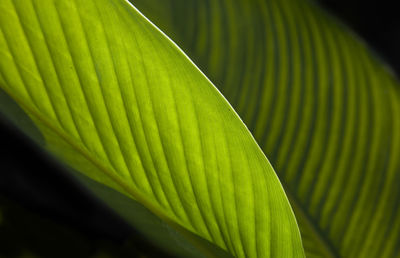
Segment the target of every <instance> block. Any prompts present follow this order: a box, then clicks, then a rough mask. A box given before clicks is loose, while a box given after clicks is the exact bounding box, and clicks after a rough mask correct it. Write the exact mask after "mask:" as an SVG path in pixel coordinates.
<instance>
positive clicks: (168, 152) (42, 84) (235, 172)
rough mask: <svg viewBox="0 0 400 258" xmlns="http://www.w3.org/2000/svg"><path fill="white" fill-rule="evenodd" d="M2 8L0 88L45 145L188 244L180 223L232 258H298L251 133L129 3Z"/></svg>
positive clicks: (296, 241)
mask: <svg viewBox="0 0 400 258" xmlns="http://www.w3.org/2000/svg"><path fill="white" fill-rule="evenodd" d="M0 14H1V15H0V55H1V58H0V85H1V88H3V90H4V91H5V92H6V93H7V94H9V95H10V96H11V97H12V98H13V99H14V100H15V101H16V102H17V103H18V105H20V106H21V107H22V108H23V110H24V111H25V112H26V113H27V114H28V115H29V116H30V118H31V119H32V120H33V121H34V123H35V124H36V126H37V127H39V129H40V132H41V133H42V134H43V136H44V138H45V142H46V148H47V149H48V150H50V151H51V152H52V153H54V154H55V155H56V156H57V157H59V158H61V159H62V160H63V161H65V162H66V164H69V165H71V166H72V168H73V169H75V170H78V171H79V172H82V173H83V174H84V175H85V176H87V177H88V178H90V179H92V180H95V181H96V182H98V183H101V184H104V185H106V186H108V187H110V188H113V189H114V190H117V191H118V192H120V193H123V194H125V195H126V196H128V197H130V198H132V199H134V200H135V201H136V202H139V203H141V204H142V205H143V206H145V207H146V208H147V209H149V210H150V211H151V212H152V213H154V214H155V215H157V216H159V217H160V218H161V219H163V220H164V221H166V222H167V223H168V224H169V225H170V226H171V227H173V228H174V229H175V230H177V231H178V232H179V233H181V234H184V235H185V236H186V237H188V239H189V240H191V241H193V243H194V244H195V245H200V246H196V247H200V248H204V246H201V243H199V241H197V240H196V239H195V237H193V236H191V235H190V234H189V233H187V232H186V230H188V231H189V232H192V233H194V234H195V235H197V236H199V237H201V238H202V239H203V241H205V240H208V241H210V242H212V243H214V244H215V245H217V246H219V247H220V248H222V249H224V250H227V251H228V252H229V253H230V254H232V255H235V256H237V257H245V256H246V257H303V256H304V254H303V249H302V244H301V238H300V235H299V232H298V228H297V224H296V221H295V218H294V215H293V213H292V210H291V207H290V205H289V202H288V201H287V199H286V196H285V193H284V191H283V189H282V187H281V185H280V183H279V180H278V178H277V177H276V175H275V173H274V171H273V169H272V167H271V166H270V164H269V162H268V161H267V159H266V157H265V156H264V154H263V153H262V151H261V150H260V148H259V147H258V145H257V144H256V142H255V141H254V139H253V137H252V136H251V134H250V133H249V131H248V130H247V128H246V127H245V126H244V124H243V123H242V121H241V120H240V118H239V117H238V116H237V114H236V113H235V112H234V110H233V109H232V108H231V106H230V105H229V104H228V102H227V101H226V100H225V99H224V98H223V97H222V95H221V94H220V93H219V92H218V91H217V90H216V88H215V87H214V86H213V85H212V83H211V82H210V81H209V80H208V79H207V78H206V77H205V76H204V75H203V74H202V73H201V72H200V71H199V70H198V69H197V67H196V66H195V65H194V64H193V63H192V62H191V61H190V60H189V59H188V58H187V57H186V56H185V54H184V53H183V52H182V51H181V50H180V49H179V48H178V47H177V46H176V45H175V44H174V43H172V42H171V41H170V40H169V39H168V38H167V37H166V36H165V35H164V34H163V33H162V32H161V31H159V30H158V29H157V28H156V27H154V26H153V25H152V24H151V23H150V22H149V21H148V20H147V19H146V18H145V17H144V16H142V15H141V14H140V13H139V12H138V11H137V10H136V9H134V8H133V7H132V6H131V5H129V4H128V3H127V2H126V1H124V0H113V1H111V0H96V1H95V0H88V1H79V0H75V1H70V0H57V1H55V0H41V1H39V0H32V1H18V0H2V1H1V2H0ZM97 190H99V189H98V188H97ZM99 191H100V190H99ZM96 193H97V194H98V195H99V196H100V197H103V198H109V196H108V197H104V195H101V194H100V192H96ZM105 201H107V200H105ZM108 201H109V199H108ZM109 202H110V201H109ZM118 211H121V210H118ZM123 212H124V211H122V213H123ZM202 251H204V252H206V253H203V255H210V256H211V255H215V253H207V252H210V250H208V248H205V249H204V250H202Z"/></svg>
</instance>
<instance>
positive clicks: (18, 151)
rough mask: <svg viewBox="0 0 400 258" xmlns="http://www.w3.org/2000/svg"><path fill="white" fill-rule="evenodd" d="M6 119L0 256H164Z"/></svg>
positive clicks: (1, 131) (0, 128) (0, 137)
mask: <svg viewBox="0 0 400 258" xmlns="http://www.w3.org/2000/svg"><path fill="white" fill-rule="evenodd" d="M2 100H4V99H2ZM0 117H1V116H0ZM6 121H7V120H6V119H1V120H0V141H1V144H2V146H7V148H0V162H1V172H0V242H1V245H0V257H5V258H12V257H49V258H50V257H51V258H53V257H168V255H167V254H166V253H163V252H161V251H160V250H159V249H158V248H157V247H155V246H154V245H151V244H149V242H148V241H146V239H145V238H144V237H143V235H141V234H139V233H138V232H135V231H132V229H131V228H130V227H129V225H128V224H127V223H125V222H123V221H122V220H121V219H120V218H119V217H118V216H116V215H115V214H114V212H110V210H109V209H108V208H107V207H104V205H103V204H100V203H99V202H98V201H97V200H96V199H95V198H93V196H91V195H90V194H89V193H88V191H87V190H85V189H83V188H82V187H81V186H79V185H77V183H76V182H75V180H73V179H72V178H71V177H70V176H68V175H67V174H65V173H63V172H65V171H64V169H63V168H62V167H60V166H59V165H57V164H56V163H55V161H54V160H51V159H49V157H46V155H45V153H44V152H43V151H41V150H40V149H38V148H37V146H35V145H34V143H33V142H32V141H31V140H29V139H28V138H27V137H26V136H24V135H22V134H21V133H19V132H18V131H17V130H15V127H14V126H12V125H11V124H7V123H4V122H6ZM24 124H26V123H24Z"/></svg>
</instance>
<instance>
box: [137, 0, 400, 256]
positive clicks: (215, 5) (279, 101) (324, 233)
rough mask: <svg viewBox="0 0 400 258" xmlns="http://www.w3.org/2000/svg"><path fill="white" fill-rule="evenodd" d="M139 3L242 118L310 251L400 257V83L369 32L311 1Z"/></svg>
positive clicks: (160, 0)
mask: <svg viewBox="0 0 400 258" xmlns="http://www.w3.org/2000/svg"><path fill="white" fill-rule="evenodd" d="M132 2H134V3H135V4H136V5H137V7H138V8H139V9H140V10H141V11H143V12H144V13H145V15H147V16H148V17H149V18H150V19H151V20H152V21H154V22H155V23H156V24H157V25H158V26H160V28H162V29H163V30H164V31H165V32H166V33H167V34H168V35H169V36H171V37H172V38H173V39H174V40H176V41H177V42H178V44H179V45H180V46H182V47H183V49H184V50H185V52H186V53H188V54H189V56H190V57H191V58H192V59H193V60H194V62H195V63H196V64H197V65H199V67H200V68H201V69H202V70H203V71H204V72H205V74H206V75H207V76H208V77H209V78H210V79H211V80H212V81H213V82H214V83H215V85H216V87H218V88H219V89H220V90H221V91H222V93H223V94H224V95H225V96H226V97H227V99H228V100H229V102H230V103H231V104H232V105H233V107H234V108H235V109H236V110H237V111H238V113H239V115H240V116H241V117H242V118H243V120H244V122H245V124H246V125H247V126H248V127H249V129H250V131H251V132H252V133H253V135H254V136H255V138H256V140H257V142H258V144H259V145H260V146H261V147H262V149H263V150H264V152H265V154H266V155H267V157H268V158H269V159H270V161H271V163H272V165H273V166H274V168H275V170H276V172H277V174H278V176H279V177H280V179H281V181H282V183H283V185H284V188H285V190H286V192H287V194H288V196H289V199H290V201H291V203H292V206H293V208H294V210H295V213H296V218H297V220H298V221H299V223H300V229H301V231H302V237H303V243H304V247H305V249H306V254H307V256H309V257H314V256H315V257H339V256H341V257H399V256H400V246H399V243H400V157H399V153H400V88H399V84H398V81H397V80H396V79H395V78H394V76H393V75H392V74H391V72H390V71H389V69H387V67H386V66H385V65H384V64H382V62H381V61H380V60H378V59H377V57H376V56H374V55H373V54H371V51H370V50H368V48H367V47H366V45H365V43H364V42H362V40H360V39H359V38H358V37H357V36H355V35H354V34H353V33H352V32H350V31H349V30H348V29H347V28H346V27H345V26H343V25H342V24H341V23H339V22H338V21H337V20H336V19H334V18H332V17H331V16H330V15H329V14H327V13H326V12H325V11H323V10H321V8H320V7H319V6H317V5H316V4H315V3H314V2H312V1H303V0H231V1H227V0H204V1H198V0H168V1H167V0H152V1H150V0H132ZM361 4H362V3H361Z"/></svg>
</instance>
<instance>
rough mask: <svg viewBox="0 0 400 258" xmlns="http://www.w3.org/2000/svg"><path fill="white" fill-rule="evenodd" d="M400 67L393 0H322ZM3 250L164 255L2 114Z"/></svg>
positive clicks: (10, 253)
mask: <svg viewBox="0 0 400 258" xmlns="http://www.w3.org/2000/svg"><path fill="white" fill-rule="evenodd" d="M320 2H321V4H322V5H324V6H325V7H326V9H328V10H330V12H331V13H333V14H335V15H336V16H338V17H339V18H340V19H341V20H342V21H344V22H345V23H346V24H348V25H349V26H350V27H351V28H352V29H353V31H355V32H356V33H357V34H359V35H360V36H361V37H362V38H364V39H365V40H366V41H367V42H368V43H369V45H370V46H372V48H374V49H375V52H377V53H378V54H379V55H380V56H381V57H382V58H383V60H385V61H386V62H387V63H389V64H390V65H391V66H392V67H393V68H394V70H395V72H396V73H397V74H400V51H399V46H400V29H399V26H400V19H399V17H398V14H397V13H396V10H398V9H397V8H396V7H395V3H394V2H395V1H393V3H391V2H390V1H350V0H348V1H345V0H320ZM0 145H1V146H0V167H1V168H0V169H1V171H0V257H21V256H23V255H25V257H33V254H35V255H40V257H139V256H140V255H143V254H146V256H147V257H165V254H163V253H162V252H161V251H160V250H158V249H157V248H155V247H154V246H152V245H151V244H149V243H148V242H147V241H146V240H145V239H143V238H142V237H141V236H140V235H139V234H137V233H136V232H134V231H133V230H131V229H129V226H128V225H126V224H125V223H124V222H123V221H122V220H120V219H119V218H118V216H116V215H115V214H114V213H113V212H112V211H110V210H108V209H107V208H106V207H104V206H103V205H102V204H100V203H98V202H96V201H95V199H94V198H92V197H91V196H90V194H88V193H87V192H86V191H85V190H84V189H82V188H81V187H79V185H77V184H75V183H74V181H73V180H72V179H71V178H70V177H68V176H67V174H65V173H64V172H63V169H62V168H60V167H59V166H57V165H56V164H55V163H54V162H52V161H51V160H49V159H48V158H46V157H45V156H44V155H43V154H42V153H41V151H40V150H38V149H37V148H36V147H35V146H34V145H32V144H31V143H30V141H29V140H28V139H27V138H26V137H24V136H23V135H21V134H19V133H18V132H16V130H15V129H14V128H13V127H12V126H10V125H9V124H7V123H6V122H4V120H1V119H0Z"/></svg>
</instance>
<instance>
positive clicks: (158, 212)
mask: <svg viewBox="0 0 400 258" xmlns="http://www.w3.org/2000/svg"><path fill="white" fill-rule="evenodd" d="M3 90H4V91H5V92H6V93H7V94H9V95H10V96H11V97H12V98H13V99H14V100H15V102H16V103H17V104H18V105H20V106H21V107H22V108H23V109H25V110H26V111H28V113H30V114H32V115H33V116H34V117H36V118H37V119H38V120H39V121H40V122H42V123H43V125H45V126H46V127H47V128H49V129H50V130H51V131H53V132H54V133H55V134H56V135H58V136H59V137H60V138H61V139H62V140H64V141H65V142H66V143H67V144H69V145H70V146H71V147H72V148H73V149H74V150H76V151H77V152H78V153H80V154H81V155H82V156H83V157H84V158H85V159H86V160H87V161H89V162H90V163H92V164H93V165H94V166H95V167H96V168H97V169H99V171H101V172H103V173H104V174H105V175H106V176H108V177H109V178H110V179H111V180H113V181H114V182H115V183H117V184H118V185H119V186H120V187H122V189H123V190H125V191H126V192H127V193H128V194H129V195H130V197H131V198H133V199H134V200H136V201H138V202H139V203H141V204H142V205H143V206H145V207H146V208H147V209H149V210H150V211H151V212H152V213H154V214H155V215H156V216H158V217H159V218H160V219H162V220H164V221H165V222H166V223H167V224H169V225H170V226H171V227H172V228H174V229H175V230H177V232H179V233H181V234H182V235H183V236H185V238H186V239H188V241H189V242H190V243H191V244H193V245H194V246H195V247H196V248H197V249H198V250H199V251H201V252H202V253H203V254H204V255H205V257H215V258H216V256H215V255H214V254H212V253H211V251H209V250H208V249H207V248H206V247H204V246H203V244H199V243H198V240H196V239H195V238H194V237H193V236H191V235H190V234H189V232H190V233H191V234H195V235H197V233H195V232H193V231H191V230H189V229H186V228H184V227H183V226H182V225H183V223H182V222H181V221H180V220H179V218H176V221H174V220H173V219H172V218H170V216H168V215H166V214H164V212H163V211H162V210H161V209H159V208H158V207H157V206H155V205H153V204H151V203H150V202H148V201H147V200H146V198H145V197H144V196H143V195H142V194H141V193H140V192H138V191H135V190H134V189H132V188H131V187H129V186H128V185H127V184H125V183H124V182H123V181H122V180H121V179H120V178H119V177H118V176H115V175H114V174H113V173H111V171H110V170H109V168H107V167H106V166H104V165H102V164H101V162H98V161H97V160H96V158H94V157H92V155H91V154H90V152H89V151H86V150H85V149H82V148H81V147H80V146H78V145H77V144H74V141H73V140H71V139H70V137H69V136H68V134H65V133H64V132H63V131H61V130H58V129H57V128H56V127H54V126H52V124H51V123H50V122H49V121H47V119H46V118H45V117H44V116H42V115H41V114H40V112H36V110H35V109H34V108H31V107H29V105H25V104H24V103H23V101H21V100H20V98H18V97H17V96H16V95H14V94H12V92H11V91H9V90H8V89H7V88H6V87H3ZM79 172H80V171H79ZM80 173H82V172H80ZM181 224H182V225H181ZM199 237H201V236H199ZM204 240H205V239H204ZM205 241H207V240H205ZM212 244H213V245H215V246H217V245H216V244H215V243H212ZM224 251H225V252H228V251H227V250H224ZM228 253H229V252H228Z"/></svg>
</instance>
